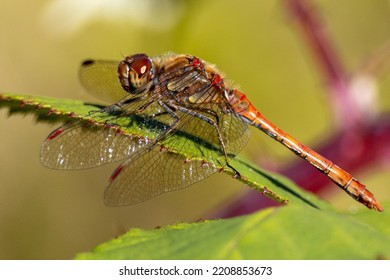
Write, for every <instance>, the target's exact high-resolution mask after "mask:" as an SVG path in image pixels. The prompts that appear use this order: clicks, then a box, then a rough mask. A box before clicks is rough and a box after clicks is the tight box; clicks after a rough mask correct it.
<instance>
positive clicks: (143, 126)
mask: <svg viewBox="0 0 390 280" xmlns="http://www.w3.org/2000/svg"><path fill="white" fill-rule="evenodd" d="M80 79H81V82H82V84H83V86H84V87H85V88H86V89H87V90H88V91H89V92H91V93H92V94H95V95H97V96H98V97H100V98H102V99H105V100H107V101H110V102H111V104H112V103H113V105H110V106H107V107H105V108H102V109H101V110H97V111H94V112H91V113H90V116H91V120H92V121H91V120H90V121H83V120H77V121H75V122H71V123H68V124H65V125H64V126H62V127H60V128H58V129H56V130H54V131H53V132H52V133H51V134H50V135H49V136H48V137H47V139H46V141H45V142H44V143H43V145H42V149H41V161H42V163H43V165H45V166H47V167H50V168H55V169H83V168H91V167H96V166H100V165H102V164H106V163H110V162H116V161H123V163H122V164H121V165H119V167H117V168H116V170H115V171H114V172H113V174H112V175H111V177H110V183H109V185H108V187H107V188H106V190H105V196H104V197H105V202H106V204H108V205H112V206H121V205H130V204H135V203H139V202H142V201H144V200H147V199H150V198H152V197H154V196H157V195H159V194H161V193H164V192H168V191H175V190H179V189H182V188H184V187H187V186H189V185H191V184H193V183H195V182H197V181H200V180H202V179H204V178H205V177H207V176H209V175H211V174H213V173H215V172H217V171H219V170H220V169H221V168H223V167H227V168H231V169H232V170H233V171H234V172H235V174H236V177H239V176H240V175H239V172H238V171H237V170H235V169H234V167H232V166H231V165H230V164H229V161H230V159H231V158H233V157H234V156H235V155H237V154H238V153H239V152H240V151H241V150H242V149H243V147H244V146H245V145H246V143H247V141H248V138H249V129H248V125H252V126H254V127H256V128H258V129H260V130H261V131H263V132H265V133H266V134H267V135H269V136H270V137H272V138H273V139H275V140H276V141H278V142H279V143H281V144H283V145H284V146H285V147H287V148H288V149H290V150H291V151H292V152H294V153H295V154H296V155H298V156H300V157H301V158H303V159H305V160H306V161H308V162H309V163H310V164H312V165H313V166H314V167H316V168H317V169H318V170H320V171H321V172H322V173H324V174H325V175H326V176H328V177H329V178H330V179H331V180H332V181H333V182H335V183H336V184H337V185H338V186H339V187H340V188H341V189H343V190H344V191H346V192H347V193H348V194H349V195H350V196H352V197H353V198H354V199H355V200H357V201H359V202H360V203H362V204H364V205H366V206H367V207H368V208H370V209H375V210H378V211H382V210H383V208H382V206H381V205H380V204H379V202H378V201H377V200H376V199H375V198H374V195H373V194H372V193H371V192H370V191H368V190H367V189H366V187H365V186H364V185H363V184H361V183H360V182H359V181H357V180H356V179H355V178H353V177H352V176H351V175H350V174H349V173H348V172H346V171H344V170H343V169H341V168H340V167H338V166H337V165H335V164H334V163H332V162H331V161H330V160H328V159H326V158H324V157H323V156H321V155H319V154H318V153H316V152H315V151H313V150H311V149H310V148H308V147H307V146H305V145H303V144H302V143H300V142H299V141H297V140H296V139H294V138H293V137H292V136H290V135H288V134H287V133H285V132H284V131H282V130H281V129H280V128H278V127H277V126H275V125H274V124H272V123H271V122H270V121H268V120H267V119H266V118H264V117H263V115H262V114H261V113H260V112H259V111H258V110H257V109H256V108H255V107H254V106H253V105H252V104H251V102H250V101H249V100H248V99H247V98H246V96H245V95H244V94H243V93H242V92H240V91H239V90H237V89H234V88H230V87H228V86H227V85H226V84H225V81H224V79H223V77H222V74H221V73H220V72H219V71H218V70H217V68H216V67H215V66H214V65H212V64H210V63H208V62H206V61H203V60H201V59H199V58H197V57H195V56H192V55H177V54H173V53H168V54H165V55H162V56H156V57H148V56H147V55H146V54H142V53H141V54H135V55H132V56H127V57H126V58H125V59H124V60H122V61H120V62H119V64H118V63H117V62H112V61H95V60H87V61H85V62H84V63H83V64H82V66H81V70H80ZM118 100H119V101H118ZM114 102H115V103H114ZM178 135H180V137H179V136H178Z"/></svg>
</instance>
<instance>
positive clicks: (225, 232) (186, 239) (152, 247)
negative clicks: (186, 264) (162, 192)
mask: <svg viewBox="0 0 390 280" xmlns="http://www.w3.org/2000/svg"><path fill="white" fill-rule="evenodd" d="M385 206H386V205H385ZM387 207H390V204H389V203H387ZM389 221H390V214H389V213H388V212H383V213H378V212H374V211H369V210H367V209H362V210H361V211H360V212H359V213H357V214H338V213H335V212H331V211H321V210H316V209H314V208H312V207H307V206H290V207H278V208H271V209H266V210H262V211H259V212H257V213H254V214H251V215H247V216H242V217H238V218H233V219H228V220H214V221H204V222H199V223H193V224H177V225H174V226H167V227H164V228H159V229H154V230H140V229H131V230H130V231H129V232H128V233H126V234H124V235H122V236H120V237H118V238H116V239H114V240H111V241H109V242H106V243H103V244H101V245H99V246H97V247H96V248H95V249H93V250H92V252H90V253H81V254H79V255H77V256H76V258H77V259H383V258H389V257H390V235H389V233H390V223H389Z"/></svg>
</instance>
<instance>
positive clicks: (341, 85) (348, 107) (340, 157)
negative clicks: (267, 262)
mask: <svg viewBox="0 0 390 280" xmlns="http://www.w3.org/2000/svg"><path fill="white" fill-rule="evenodd" d="M309 2H310V1H309V0H285V4H286V7H287V9H288V11H289V12H290V13H291V14H292V15H293V16H294V17H295V18H296V19H297V21H298V23H299V25H300V27H301V29H302V31H303V35H304V37H305V39H306V41H307V42H308V45H309V48H310V49H311V51H312V54H313V57H314V59H315V60H316V61H317V64H318V66H319V68H320V69H321V72H322V74H323V76H324V80H325V81H326V84H327V85H328V87H329V88H328V89H329V91H328V93H329V96H330V100H331V105H332V107H333V110H334V112H335V115H336V122H338V123H340V124H341V125H340V126H339V130H338V131H335V132H334V135H333V136H331V137H330V138H329V139H328V140H327V141H326V142H323V144H322V145H320V146H317V147H315V150H316V151H317V152H319V153H320V154H322V155H323V156H325V157H327V158H329V159H330V160H332V161H333V162H335V163H336V164H337V165H339V166H341V167H343V168H344V169H345V170H348V171H350V172H352V173H355V172H359V171H360V170H362V169H363V168H366V167H368V166H370V165H372V163H373V162H378V161H386V162H387V163H388V162H389V159H388V158H390V147H389V145H388V143H390V114H389V115H383V116H376V118H375V120H373V119H372V118H365V114H364V113H365V112H363V111H361V108H359V107H358V106H356V103H355V101H354V100H353V97H352V95H351V93H350V89H349V84H350V81H349V80H348V79H347V77H348V76H349V75H347V74H346V73H345V71H344V69H343V67H342V63H341V60H340V59H339V57H338V55H337V54H336V52H335V49H334V48H333V45H332V44H331V42H330V40H329V37H328V36H327V34H326V32H325V30H324V28H323V27H322V26H323V24H322V22H320V19H319V16H318V14H317V13H316V11H315V9H314V8H313V6H312V4H311V3H310V6H309ZM363 110H364V108H363ZM366 113H367V112H366ZM350 151H353V153H351V152H350ZM276 171H277V172H279V173H281V174H283V175H286V176H287V177H289V178H290V179H292V180H293V181H294V182H296V183H297V184H298V185H300V186H301V187H302V188H304V189H306V190H310V191H312V192H316V193H318V192H321V191H322V190H324V188H325V187H327V186H328V185H329V183H330V181H329V180H328V178H327V177H326V176H323V175H321V174H319V173H318V171H317V170H315V169H314V168H311V167H310V166H309V165H308V164H307V163H306V162H304V161H301V160H299V159H297V160H294V161H293V162H291V164H290V165H289V166H287V167H285V168H282V169H280V170H276ZM334 189H336V186H335V188H334ZM253 192H254V191H250V192H248V194H247V195H245V197H244V198H241V199H236V200H235V201H233V202H231V203H229V205H228V206H225V207H224V208H223V209H221V210H220V211H218V212H217V213H214V215H213V216H214V217H219V218H226V217H232V216H237V215H242V214H246V213H251V212H254V211H256V210H259V209H262V208H265V207H269V206H271V205H275V203H274V202H271V201H270V200H269V199H268V198H266V197H264V196H262V195H261V194H258V195H256V194H254V193H253Z"/></svg>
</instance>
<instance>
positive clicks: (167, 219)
mask: <svg viewBox="0 0 390 280" xmlns="http://www.w3.org/2000/svg"><path fill="white" fill-rule="evenodd" d="M315 4H316V5H317V8H318V10H319V13H320V14H321V15H322V17H323V19H324V21H326V26H327V28H328V31H329V33H330V34H331V36H332V38H333V40H334V43H335V45H336V47H337V50H338V51H339V52H340V55H341V57H342V60H343V62H344V63H345V65H346V67H347V68H348V70H349V71H353V69H356V68H357V67H359V65H360V64H361V62H362V61H363V60H364V58H365V57H367V56H368V55H370V54H371V53H372V52H374V51H375V50H376V49H378V48H379V47H380V46H381V45H383V44H384V43H385V42H386V40H388V39H389V38H390V3H389V1H387V0H382V1H380V0H378V1H365V0H359V1H356V0H348V1H342V2H340V1H336V0H331V1H330V0H328V1H315ZM148 5H149V6H148ZM0 40H1V44H0V92H13V93H23V94H36V95H47V96H55V97H62V98H74V99H81V100H86V101H92V102H97V101H98V100H96V99H94V98H93V97H91V96H89V95H88V94H87V93H86V92H85V91H83V89H82V88H81V86H80V84H79V81H78V78H77V72H78V68H79V65H80V62H81V61H82V60H84V59H86V58H96V59H113V60H120V59H121V58H122V56H123V55H127V54H133V53H137V52H145V53H147V54H149V55H158V54H162V53H164V52H166V51H174V52H177V53H190V54H193V55H197V56H199V57H201V58H203V59H205V60H207V61H209V62H212V63H215V64H216V65H218V68H219V69H221V70H222V71H223V72H224V73H225V74H226V76H227V78H228V79H231V80H233V81H235V84H236V85H240V89H241V90H242V91H244V92H245V93H246V94H247V95H248V97H249V98H250V99H251V100H252V102H253V103H254V104H255V106H256V107H257V108H258V109H259V110H261V111H262V113H263V114H264V115H265V116H267V117H268V118H269V119H271V120H273V121H274V122H275V123H276V124H277V125H279V126H280V127H281V128H283V129H284V130H285V131H287V132H289V133H291V134H292V135H294V136H295V137H297V138H298V139H300V140H301V141H302V142H304V143H306V144H307V145H309V146H313V145H314V143H318V142H319V141H321V139H323V138H324V137H325V135H327V134H329V133H332V125H334V123H333V118H332V115H331V114H332V111H331V108H330V107H329V102H328V100H327V97H326V89H325V87H324V81H323V79H322V77H321V76H320V74H319V72H318V69H317V68H316V65H315V63H314V62H313V60H312V57H311V55H310V53H309V51H308V48H307V46H306V44H305V42H304V41H303V40H302V37H301V34H300V32H299V30H298V28H297V26H296V24H295V23H294V21H293V20H292V18H291V16H290V15H288V13H287V12H286V10H285V6H284V5H283V1H254V0H252V1H244V2H243V1H222V0H219V1H206V0H202V1H141V0H140V1H123V0H115V1H86V0H85V1H76V0H72V1H71V0H68V1H65V0H63V1H49V0H37V1H22V0H13V1H11V0H2V1H1V3H0ZM377 86H378V91H379V99H380V102H379V104H380V110H382V111H385V110H387V111H388V110H389V109H390V96H389V94H388V93H389V89H390V77H389V75H388V74H387V75H382V76H381V79H380V80H379V81H378V84H377ZM55 127H56V125H47V124H42V123H39V124H35V123H34V121H33V118H32V117H31V116H26V117H23V116H13V117H11V118H8V117H7V112H6V110H4V109H2V110H0V135H1V140H0V176H1V181H0V259H69V258H72V257H73V256H74V255H75V254H76V253H77V252H81V251H87V250H90V249H91V248H92V247H94V246H95V245H97V244H99V243H100V242H103V241H106V240H108V239H111V238H113V237H115V236H117V235H119V234H121V233H123V232H124V231H126V230H128V229H129V228H131V227H141V228H154V227H156V226H163V225H167V224H173V223H176V222H179V221H188V222H190V221H194V220H197V219H199V218H202V217H203V216H204V215H205V214H207V213H209V212H210V211H212V210H213V209H215V207H217V206H218V205H221V204H223V203H225V202H226V201H229V200H230V199H232V197H234V196H237V195H241V194H243V193H244V192H245V191H246V190H247V189H248V187H247V186H244V185H242V184H240V183H238V182H236V181H235V180H232V179H231V178H229V176H227V175H224V174H217V175H214V176H212V177H210V178H208V179H206V180H204V181H203V182H201V183H198V184H196V185H195V186H192V187H190V188H187V189H185V190H183V191H178V192H175V193H170V194H166V195H163V196H160V197H157V198H155V199H152V200H150V201H147V202H145V203H142V204H140V205H136V206H131V207H122V208H110V207H106V206H105V205H104V203H103V190H104V187H105V186H106V184H107V182H108V178H109V175H110V174H111V172H112V171H113V169H114V168H115V165H110V166H105V167H101V168H96V169H91V170H84V171H69V172H62V171H56V170H50V169H46V168H44V167H42V166H41V165H40V161H39V149H40V145H41V143H42V142H43V141H44V139H45V138H46V136H47V135H48V134H49V133H50V132H51V131H52V130H53V129H54V128H55ZM243 153H244V154H245V155H246V156H247V157H248V158H251V159H252V160H254V161H257V162H261V161H264V160H266V159H267V158H273V159H277V160H278V161H279V162H280V163H281V164H283V163H284V162H286V163H287V162H288V161H289V160H291V159H292V158H293V157H294V155H293V154H291V153H290V152H288V151H287V150H286V149H284V148H282V147H281V146H280V145H279V144H277V143H274V141H273V140H271V139H270V138H268V137H267V136H265V135H264V134H263V133H261V132H258V131H253V133H252V138H251V141H250V144H249V145H248V147H247V148H246V149H245V151H243ZM388 163H389V162H387V164H388ZM385 168H386V167H385V165H379V164H378V166H373V168H371V169H370V170H368V171H367V172H365V173H364V174H356V175H355V176H357V177H359V178H361V179H362V181H364V182H365V183H366V185H368V186H369V188H370V190H372V191H373V192H375V194H376V196H377V197H378V198H379V200H381V201H382V200H386V199H387V200H388V199H389V197H390V191H389V189H388V182H389V180H390V175H389V174H388V172H387V171H388V169H387V171H386V169H385ZM387 168H388V166H387ZM319 176H321V175H319ZM332 189H333V188H332ZM333 193H335V192H333ZM329 200H330V201H331V203H332V204H335V205H336V207H338V208H339V209H348V208H349V207H351V206H354V205H355V202H354V201H353V200H352V199H350V198H349V197H347V196H346V195H345V194H344V193H343V192H341V191H339V192H336V196H332V197H330V198H329Z"/></svg>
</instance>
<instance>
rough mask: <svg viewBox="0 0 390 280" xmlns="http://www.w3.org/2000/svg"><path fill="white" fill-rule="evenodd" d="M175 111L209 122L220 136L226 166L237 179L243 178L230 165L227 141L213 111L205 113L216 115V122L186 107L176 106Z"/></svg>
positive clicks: (207, 110) (206, 110)
mask: <svg viewBox="0 0 390 280" xmlns="http://www.w3.org/2000/svg"><path fill="white" fill-rule="evenodd" d="M175 109H177V110H179V111H181V112H183V113H186V114H189V115H191V116H194V117H196V118H198V119H201V120H203V121H205V122H207V123H208V124H210V125H212V126H213V127H214V129H215V131H216V132H217V136H218V141H219V144H220V147H221V149H222V152H223V156H224V158H225V164H226V166H227V167H229V168H230V169H231V170H232V171H233V172H234V176H233V177H234V178H235V179H238V178H240V177H241V174H240V172H238V171H237V169H235V168H234V167H233V166H231V165H230V163H229V158H228V155H227V152H226V145H225V141H224V139H223V137H222V134H221V131H220V130H219V126H218V122H219V118H218V115H217V114H216V113H215V112H214V111H212V110H209V109H204V111H205V112H206V113H208V114H210V115H214V116H215V118H216V121H214V120H212V119H211V118H209V117H207V116H205V115H203V114H201V113H199V112H197V111H195V110H193V109H192V110H189V109H187V108H185V107H181V106H175Z"/></svg>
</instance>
